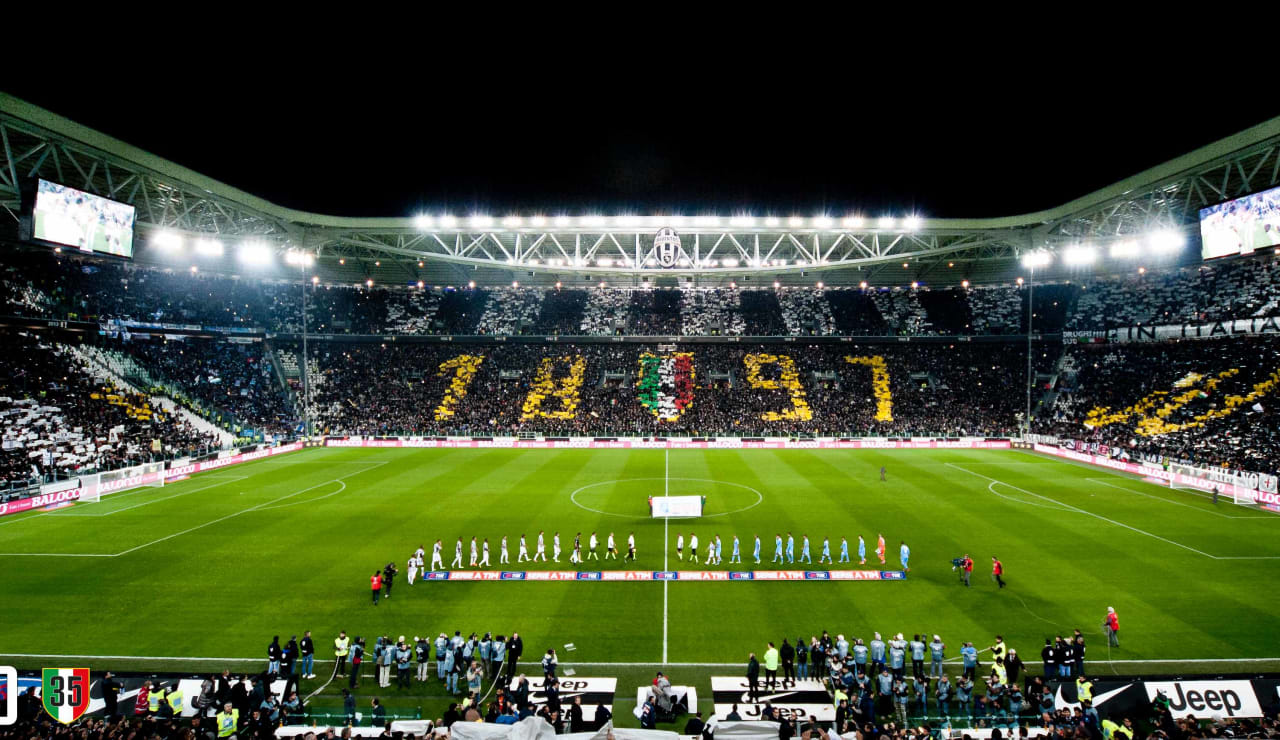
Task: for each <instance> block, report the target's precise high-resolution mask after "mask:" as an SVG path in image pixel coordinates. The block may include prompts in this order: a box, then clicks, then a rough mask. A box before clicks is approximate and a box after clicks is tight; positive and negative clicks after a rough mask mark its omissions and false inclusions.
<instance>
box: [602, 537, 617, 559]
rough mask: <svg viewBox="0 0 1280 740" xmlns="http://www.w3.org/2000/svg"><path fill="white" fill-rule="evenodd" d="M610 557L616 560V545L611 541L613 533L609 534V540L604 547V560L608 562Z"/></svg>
mask: <svg viewBox="0 0 1280 740" xmlns="http://www.w3.org/2000/svg"><path fill="white" fill-rule="evenodd" d="M610 555H612V556H613V559H614V560H617V559H618V543H616V542H614V541H613V532H610V533H609V539H608V541H607V542H606V547H605V552H604V559H605V560H608V559H609V556H610Z"/></svg>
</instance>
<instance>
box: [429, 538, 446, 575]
mask: <svg viewBox="0 0 1280 740" xmlns="http://www.w3.org/2000/svg"><path fill="white" fill-rule="evenodd" d="M443 549H444V545H442V544H440V540H436V544H434V545H432V546H431V570H444V555H443V554H442V553H441V550H443Z"/></svg>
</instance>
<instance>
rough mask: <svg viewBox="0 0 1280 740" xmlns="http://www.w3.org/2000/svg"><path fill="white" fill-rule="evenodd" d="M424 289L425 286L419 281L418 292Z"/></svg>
mask: <svg viewBox="0 0 1280 740" xmlns="http://www.w3.org/2000/svg"><path fill="white" fill-rule="evenodd" d="M425 287H426V284H425V283H423V282H422V281H421V280H419V281H418V290H422V289H423V288H425Z"/></svg>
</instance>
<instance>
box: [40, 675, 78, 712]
mask: <svg viewBox="0 0 1280 740" xmlns="http://www.w3.org/2000/svg"><path fill="white" fill-rule="evenodd" d="M40 698H41V699H42V700H43V702H44V711H46V712H48V713H49V716H50V717H53V718H54V719H56V720H58V721H59V722H64V723H66V722H75V721H76V720H77V719H80V715H82V714H84V711H85V710H86V709H88V708H89V669H88V668H45V669H44V672H43V673H42V678H41V682H40Z"/></svg>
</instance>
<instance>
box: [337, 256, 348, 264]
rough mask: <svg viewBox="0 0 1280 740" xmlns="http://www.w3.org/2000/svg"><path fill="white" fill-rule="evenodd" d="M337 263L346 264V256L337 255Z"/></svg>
mask: <svg viewBox="0 0 1280 740" xmlns="http://www.w3.org/2000/svg"><path fill="white" fill-rule="evenodd" d="M338 264H340V265H345V264H347V258H346V257H339V258H338Z"/></svg>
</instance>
